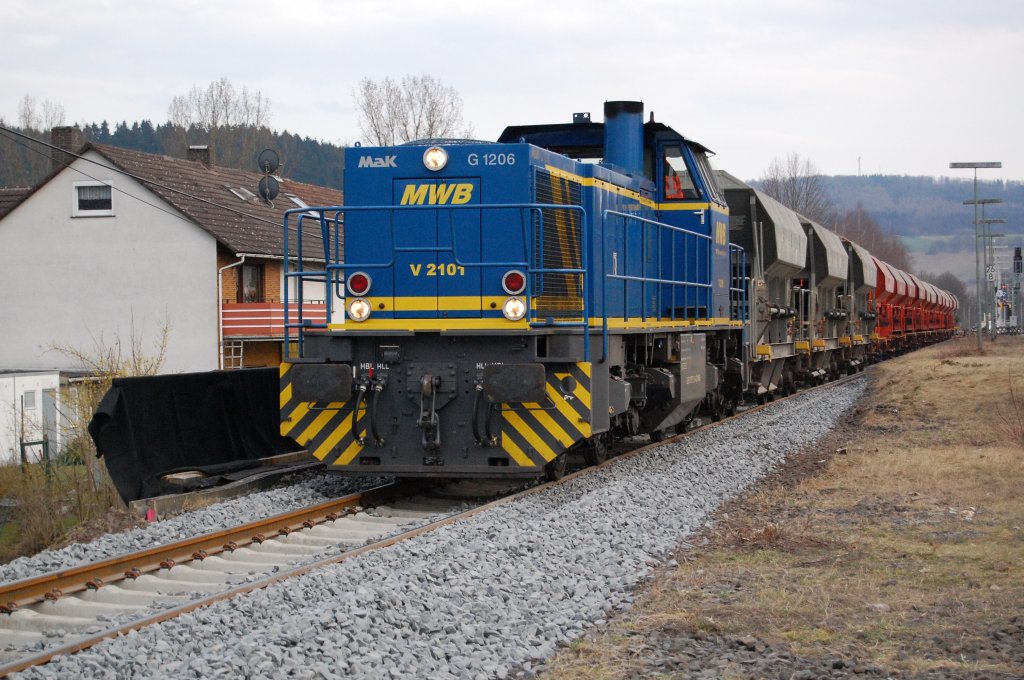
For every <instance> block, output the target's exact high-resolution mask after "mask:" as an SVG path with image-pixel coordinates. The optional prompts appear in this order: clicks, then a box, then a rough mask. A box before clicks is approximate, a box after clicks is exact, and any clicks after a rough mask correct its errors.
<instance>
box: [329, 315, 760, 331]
mask: <svg viewBox="0 0 1024 680" xmlns="http://www.w3.org/2000/svg"><path fill="white" fill-rule="evenodd" d="M603 324H604V320H603V319H601V318H600V317H592V318H591V319H590V328H591V329H592V330H595V331H596V330H598V329H600V328H601V327H602V326H603ZM713 326H724V327H728V328H742V327H743V322H742V321H737V320H734V319H725V318H721V319H676V320H675V321H672V320H668V319H666V320H661V321H642V320H640V319H615V318H609V319H608V328H609V329H611V330H617V331H624V330H631V331H636V330H671V329H687V328H705V327H713ZM327 328H328V330H332V331H435V332H442V333H443V332H446V331H530V330H544V327H543V326H537V327H533V326H531V325H530V323H529V322H528V321H526V320H522V321H508V320H506V319H499V318H489V319H374V318H373V317H372V316H371V317H370V318H369V319H367V320H366V321H363V322H362V323H356V322H354V321H349V322H347V323H343V324H341V323H332V324H328V326H327Z"/></svg>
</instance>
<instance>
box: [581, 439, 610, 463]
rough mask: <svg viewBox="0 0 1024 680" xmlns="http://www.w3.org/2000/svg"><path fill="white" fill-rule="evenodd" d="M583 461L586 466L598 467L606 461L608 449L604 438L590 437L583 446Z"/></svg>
mask: <svg viewBox="0 0 1024 680" xmlns="http://www.w3.org/2000/svg"><path fill="white" fill-rule="evenodd" d="M583 460H584V461H586V463H587V465H600V464H601V463H603V462H605V461H606V460H608V447H607V446H605V443H604V437H602V436H597V437H591V438H590V439H588V440H587V441H586V442H585V443H584V444H583Z"/></svg>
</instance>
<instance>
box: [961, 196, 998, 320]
mask: <svg viewBox="0 0 1024 680" xmlns="http://www.w3.org/2000/svg"><path fill="white" fill-rule="evenodd" d="M1002 202H1003V199H1001V198H975V199H974V200H973V201H964V205H973V206H974V207H975V212H977V207H978V206H979V205H980V206H981V219H980V220H979V219H977V217H975V221H976V222H977V225H975V232H974V246H975V248H974V256H975V258H977V257H978V253H979V251H980V253H981V265H980V268H979V269H978V272H983V273H984V275H985V279H986V280H987V279H988V273H989V262H990V260H989V254H988V253H989V246H990V245H991V243H992V241H991V240H990V238H989V235H988V226H987V225H989V224H992V223H993V222H994V221H989V220H986V219H985V206H986V205H992V204H993V203H1002ZM1003 221H1004V222H1005V220H1003ZM978 225H981V226H980V228H979V227H978ZM979 239H981V242H980V245H979V242H978V240H979ZM981 281H982V280H981V278H979V279H978V290H979V291H980V290H981V286H982V282H981ZM978 307H979V309H978V328H981V322H982V319H984V318H985V317H986V315H987V314H988V312H989V300H988V298H986V297H984V296H981V294H980V293H979V298H978ZM992 311H993V312H995V310H994V309H993V310H992ZM988 318H992V317H988Z"/></svg>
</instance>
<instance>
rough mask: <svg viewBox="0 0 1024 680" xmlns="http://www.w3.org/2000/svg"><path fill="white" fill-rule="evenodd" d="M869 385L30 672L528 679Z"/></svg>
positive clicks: (729, 428)
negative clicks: (718, 510)
mask: <svg viewBox="0 0 1024 680" xmlns="http://www.w3.org/2000/svg"><path fill="white" fill-rule="evenodd" d="M865 385H866V380H865V379H860V380H856V381H852V382H849V383H845V384H843V385H839V386H835V387H833V388H831V389H827V390H817V391H815V392H813V393H810V394H804V395H801V396H798V397H796V398H794V399H790V400H787V401H785V402H782V403H779V404H773V405H770V406H769V407H768V408H766V409H763V410H761V411H759V412H757V413H752V414H748V415H747V416H746V417H744V418H742V419H739V420H737V421H731V422H728V423H724V424H722V425H721V426H719V427H715V428H710V429H707V430H703V431H698V432H696V433H694V434H693V435H691V436H689V437H687V438H686V439H685V440H684V441H681V442H671V443H668V444H665V445H662V446H660V447H658V448H656V449H651V450H648V451H646V452H644V453H643V454H642V455H640V456H636V457H633V458H630V459H626V460H621V461H617V462H616V463H615V464H613V465H609V466H606V467H604V468H602V469H600V470H595V471H593V472H591V473H590V474H586V475H583V476H581V477H579V478H577V479H574V480H571V481H570V482H569V483H567V484H563V485H561V486H558V487H554V488H551V489H547V490H544V491H542V492H540V493H535V494H533V495H530V496H527V497H525V498H522V499H518V500H516V501H513V502H510V503H507V504H504V505H501V506H499V507H497V508H495V509H492V510H489V511H487V512H483V513H480V514H478V515H476V516H474V517H472V518H470V519H468V520H465V521H461V522H458V523H456V524H453V525H449V526H446V527H443V528H441V529H439V530H436V531H433V532H430V533H428V534H425V535H422V536H419V537H417V538H415V539H413V540H410V541H405V542H402V543H400V544H397V545H394V546H391V547H389V548H386V549H383V550H379V551H375V552H371V553H367V554H364V555H361V556H359V557H356V558H353V559H351V560H348V561H346V562H344V563H341V564H337V565H333V566H331V567H329V568H325V569H322V570H319V571H317V572H314V573H311V574H307V575H306V576H303V577H300V578H297V579H293V580H290V581H287V582H283V583H279V584H275V585H273V586H270V587H269V588H266V589H264V590H260V591H257V592H254V593H251V594H248V595H246V596H243V597H239V598H235V599H233V600H231V601H228V602H221V603H218V604H216V605H214V606H211V607H209V608H206V609H202V610H198V611H196V612H193V613H191V614H189V615H186V616H183V617H181V618H178V619H176V620H173V621H169V622H166V623H164V624H160V625H158V626H152V627H149V628H147V629H145V630H143V631H141V632H137V633H132V634H129V635H127V636H125V637H122V638H119V639H117V640H112V641H109V642H105V643H103V644H101V645H98V646H96V647H94V648H92V649H90V650H88V651H86V652H84V653H81V654H78V655H76V656H72V657H61V658H58V659H56V660H54V661H53V662H52V663H50V664H49V665H47V666H44V667H40V668H37V669H33V670H31V671H28V672H26V673H25V674H24V675H25V676H27V677H59V678H65V677H67V678H71V677H76V678H77V677H107V678H115V677H123V676H124V675H126V674H127V675H130V676H137V677H170V676H174V677H177V678H181V677H195V678H199V677H209V676H215V675H226V676H249V677H299V678H316V677H336V676H351V677H367V678H382V677H383V678H387V677H394V678H399V677H401V678H407V677H431V678H449V677H452V678H492V677H497V678H504V677H515V676H518V675H532V674H533V673H534V672H535V671H536V670H538V668H539V667H542V666H543V663H544V661H545V660H546V659H547V658H548V657H549V656H551V655H552V654H553V653H554V651H555V649H556V648H557V647H558V646H559V645H561V644H566V643H568V642H570V641H572V640H573V639H575V638H578V637H580V636H581V635H582V634H583V633H584V631H585V630H586V629H588V628H590V627H591V626H593V625H595V624H600V623H603V622H604V621H605V619H606V617H607V616H608V615H609V614H610V613H612V612H613V611H615V610H622V609H625V608H628V607H629V605H630V602H631V601H632V592H633V587H634V586H635V585H636V584H637V583H638V582H640V581H641V580H643V579H644V578H646V577H647V576H648V575H649V574H650V573H651V571H652V569H653V568H654V567H655V566H656V565H658V564H661V563H663V562H664V561H666V560H671V556H672V553H673V551H674V550H675V549H676V548H677V546H678V545H679V544H680V542H681V541H684V540H685V539H686V538H687V536H689V535H691V534H692V533H694V532H695V531H697V530H698V529H699V528H701V527H702V526H704V525H705V524H706V522H707V521H708V519H709V516H710V514H711V513H712V512H713V511H714V510H715V509H716V508H717V507H718V506H719V505H720V504H721V503H722V502H724V501H725V500H727V499H729V498H732V497H734V496H735V495H737V494H738V493H740V492H742V491H743V490H745V489H747V488H749V487H750V486H751V485H753V484H754V483H755V482H757V481H758V480H759V479H760V478H761V477H762V476H763V475H764V474H765V473H766V472H767V471H769V470H770V469H771V468H772V467H774V466H775V465H776V464H777V463H778V462H780V461H781V460H783V459H784V458H785V456H786V455H787V454H788V453H790V452H794V451H797V450H798V449H800V448H803V447H805V446H807V445H809V444H811V443H813V442H814V441H816V440H817V439H819V438H821V437H822V436H824V435H825V434H827V433H828V431H829V430H830V429H831V428H832V427H833V426H834V424H835V423H836V421H837V420H838V419H839V418H840V417H841V416H842V414H844V413H845V412H846V411H847V410H848V409H850V408H851V407H852V406H853V404H854V403H855V402H856V400H857V399H858V398H859V397H860V395H861V393H862V392H863V390H864V388H865ZM670 564H671V562H670Z"/></svg>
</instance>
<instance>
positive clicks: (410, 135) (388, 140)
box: [352, 74, 473, 146]
mask: <svg viewBox="0 0 1024 680" xmlns="http://www.w3.org/2000/svg"><path fill="white" fill-rule="evenodd" d="M352 99H353V101H354V102H355V104H356V109H357V110H358V112H359V129H360V130H361V131H362V133H363V135H364V136H365V137H366V141H367V142H368V143H371V144H378V145H380V146H390V145H393V144H400V143H402V142H411V141H413V140H416V139H429V138H435V137H470V136H472V134H473V128H472V126H470V125H468V124H466V123H465V122H464V121H463V120H462V97H461V96H459V93H458V92H457V91H456V90H455V88H454V87H448V86H445V85H444V84H442V83H441V81H440V80H438V79H437V78H434V77H433V76H430V75H427V74H423V75H420V76H414V75H406V76H404V77H403V78H402V81H401V82H396V81H394V80H392V79H391V78H390V77H388V78H384V79H383V80H381V81H380V82H377V81H374V80H371V79H369V78H363V79H362V80H361V81H359V86H358V87H357V88H356V89H355V90H353V92H352Z"/></svg>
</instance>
